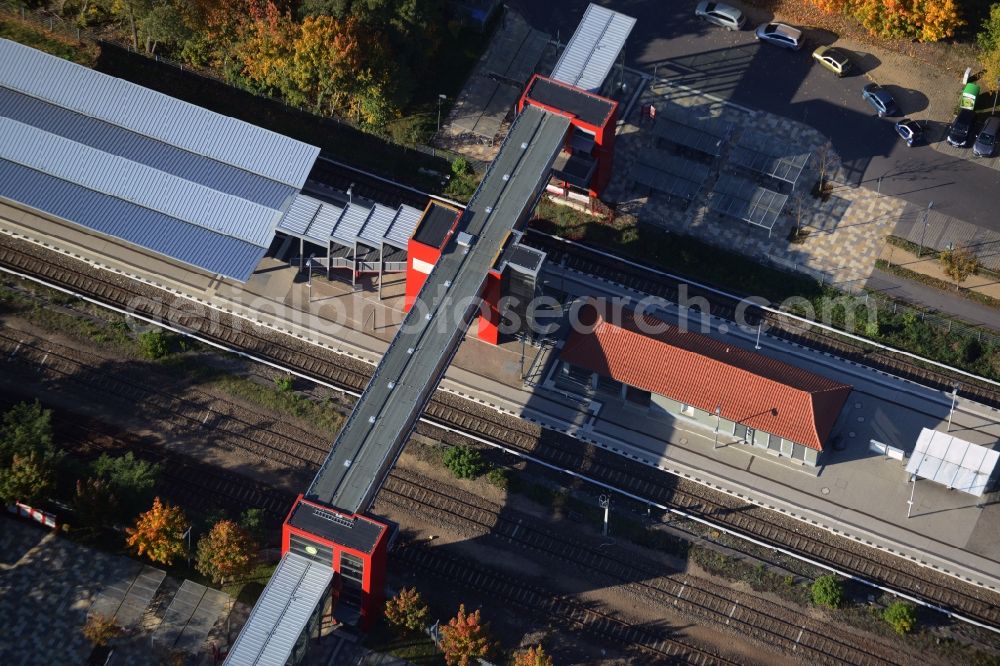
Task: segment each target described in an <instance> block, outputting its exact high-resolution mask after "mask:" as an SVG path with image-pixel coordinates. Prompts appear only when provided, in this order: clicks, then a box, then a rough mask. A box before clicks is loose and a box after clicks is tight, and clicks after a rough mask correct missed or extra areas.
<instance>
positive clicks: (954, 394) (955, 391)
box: [945, 384, 958, 432]
mask: <svg viewBox="0 0 1000 666" xmlns="http://www.w3.org/2000/svg"><path fill="white" fill-rule="evenodd" d="M957 400H958V384H955V388H953V389H952V391H951V411H949V412H948V429H947V430H945V432H951V417H953V416H954V415H955V402H956V401H957Z"/></svg>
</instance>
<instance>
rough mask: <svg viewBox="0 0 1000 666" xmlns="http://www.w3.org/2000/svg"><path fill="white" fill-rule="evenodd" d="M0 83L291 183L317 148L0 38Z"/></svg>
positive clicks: (297, 181)
mask: <svg viewBox="0 0 1000 666" xmlns="http://www.w3.org/2000/svg"><path fill="white" fill-rule="evenodd" d="M0 84H2V85H3V86H6V87H8V88H12V89H14V90H17V91H19V92H22V93H24V94H27V95H31V96H32V97H37V98H40V99H43V100H46V101H48V102H51V103H53V104H56V105H58V106H62V107H65V108H67V109H70V110H72V111H76V112H78V113H82V114H84V115H87V116H91V117H93V118H97V119H100V120H104V121H107V122H109V123H112V124H114V125H118V126H120V127H124V128H127V129H129V130H132V131H133V132H138V133H139V134H143V135H145V136H148V137H151V138H154V139H158V140H160V141H163V142H165V143H168V144H171V145H174V146H178V147H180V148H183V149H185V150H188V151H191V152H193V153H196V154H199V155H204V156H206V157H209V158H211V159H214V160H217V161H219V162H224V163H225V164H229V165H232V166H235V167H239V168H241V169H245V170H246V171H249V172H250V173H256V174H260V175H262V176H266V177H267V178H270V179H271V180H275V181H278V182H279V183H284V184H285V185H289V186H291V187H294V188H301V187H302V185H303V184H305V181H306V178H307V177H308V175H309V172H310V171H311V170H312V166H313V163H314V162H315V161H316V157H317V156H318V155H319V148H316V147H315V146H310V145H309V144H306V143H302V142H301V141H296V140H294V139H290V138H288V137H286V136H282V135H280V134H276V133H275V132H271V131H269V130H266V129H263V128H261V127H257V126H255V125H251V124H249V123H245V122H243V121H241V120H236V119H235V118H229V117H227V116H223V115H220V114H217V113H214V112H212V111H209V110H207V109H203V108H201V107H198V106H195V105H193V104H188V103H187V102H183V101H181V100H179V99H175V98H173V97H168V96H167V95H163V94H161V93H158V92H155V91H153V90H149V89H148V88H143V87H142V86H138V85H136V84H134V83H129V82H128V81H124V80H122V79H117V78H114V77H111V76H107V75H105V74H101V73H100V72H96V71H94V70H91V69H88V68H86V67H83V66H81V65H77V64H75V63H71V62H69V61H67V60H63V59H62V58H57V57H55V56H50V55H48V54H46V53H42V52H41V51H37V50H35V49H32V48H29V47H27V46H22V45H21V44H17V43H16V42H12V41H10V40H6V39H0Z"/></svg>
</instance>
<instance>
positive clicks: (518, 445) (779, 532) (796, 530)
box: [0, 239, 1000, 627]
mask: <svg viewBox="0 0 1000 666" xmlns="http://www.w3.org/2000/svg"><path fill="white" fill-rule="evenodd" d="M17 245H20V247H17ZM40 253H44V254H43V255H42V256H39V254H40ZM55 258H59V260H58V261H57V260H55ZM64 261H69V260H68V259H65V258H61V257H59V256H58V255H53V254H52V253H50V252H48V251H45V250H41V249H39V248H36V247H34V246H30V245H27V244H23V243H16V242H14V241H11V240H9V239H2V240H0V265H4V266H7V267H9V268H11V269H14V270H17V271H20V272H23V273H26V274H31V275H36V276H38V277H41V278H44V279H45V280H46V281H48V282H50V283H53V284H57V285H60V286H63V287H66V288H69V289H72V290H74V291H77V292H79V293H86V294H88V295H91V296H93V297H94V298H95V299H96V300H99V301H103V302H106V303H108V304H110V305H112V306H116V307H121V306H122V305H127V304H129V303H136V302H138V301H136V300H135V299H136V298H137V297H140V296H146V295H147V293H146V292H148V291H151V290H152V288H149V287H144V286H141V285H138V284H135V283H132V282H128V284H129V285H130V287H129V288H125V287H124V286H123V285H122V284H118V283H116V282H113V281H112V280H113V279H117V280H120V281H122V282H123V283H124V282H125V281H126V279H125V278H114V277H113V276H111V274H109V273H104V272H102V271H99V270H97V269H93V268H90V267H88V266H86V265H84V264H80V265H79V266H76V265H74V267H73V269H69V268H67V267H66V266H64V265H62V264H63V262H64ZM75 263H76V262H74V264H75ZM132 285H134V286H132ZM147 300H148V299H147ZM140 303H141V302H140ZM167 310H168V308H166V307H165V306H160V307H157V308H154V309H153V310H152V311H150V312H145V311H143V312H142V313H143V314H146V315H148V316H151V317H163V316H165V315H168V314H170V315H173V316H176V315H177V313H176V312H168V311H167ZM175 321H176V320H175ZM182 321H183V322H184V323H186V325H187V326H188V327H189V328H190V329H191V330H193V331H195V332H198V333H199V334H200V335H202V336H204V337H207V338H210V339H213V340H215V341H217V342H219V343H221V344H224V345H227V346H230V347H233V348H236V349H240V350H242V351H245V352H248V353H251V354H254V355H255V356H257V357H259V358H263V359H265V360H267V361H270V362H273V363H275V364H278V365H281V366H284V367H289V368H294V369H296V370H298V371H300V372H302V373H303V374H305V375H307V376H311V377H315V378H317V379H320V380H323V381H324V382H327V383H331V384H334V385H337V386H339V387H342V388H344V389H346V390H351V391H358V390H359V389H361V388H363V386H364V384H365V383H366V382H367V377H368V373H367V372H366V370H368V371H370V368H369V367H367V366H364V364H361V363H360V362H358V361H356V360H354V359H349V358H346V357H344V356H342V355H339V354H336V353H334V352H332V351H329V352H324V351H323V350H322V349H321V348H319V347H312V348H310V345H308V344H306V343H303V342H299V341H296V340H295V339H294V338H292V337H291V336H285V335H283V334H278V333H273V332H261V331H260V330H259V329H257V328H255V327H253V326H251V325H249V324H247V323H245V322H242V323H241V325H240V326H239V327H232V328H230V327H228V326H226V325H225V323H224V322H225V317H222V318H220V319H216V320H212V319H211V318H209V317H205V316H202V317H201V318H199V317H198V316H197V315H194V314H191V313H190V312H185V313H184V319H183V320H182ZM237 329H239V330H237ZM459 405H460V406H459ZM427 414H428V416H429V417H430V418H431V419H432V420H435V419H436V420H437V421H438V422H439V423H441V424H443V425H447V426H449V427H452V428H455V429H460V430H462V429H464V430H465V431H466V432H473V433H478V434H482V435H485V436H486V437H489V438H492V439H493V440H495V441H496V442H498V443H502V444H504V445H505V446H509V447H511V448H513V449H515V450H520V451H524V452H526V453H530V454H531V455H534V456H536V457H539V458H542V459H544V460H547V461H548V462H551V463H552V464H555V465H558V466H561V467H564V468H566V469H571V470H574V471H577V472H581V473H585V474H586V475H588V476H590V477H592V478H594V479H596V480H599V481H602V482H604V483H608V484H609V485H611V486H613V487H617V488H621V489H622V490H626V491H628V492H631V493H633V494H636V495H639V496H641V497H645V498H647V499H650V500H654V501H658V502H661V503H663V504H665V505H670V506H678V507H683V508H684V509H685V510H686V511H688V512H690V513H692V514H695V515H698V516H702V517H704V518H706V519H707V520H711V521H714V522H716V523H718V524H721V525H725V526H727V527H730V528H732V529H733V530H734V531H736V532H738V533H741V534H746V535H748V536H753V537H755V538H759V539H762V540H764V541H766V542H768V543H773V544H774V545H775V546H781V547H786V548H796V549H802V550H803V551H804V552H806V553H808V554H810V555H811V556H813V557H814V558H816V559H817V560H818V561H820V562H822V563H824V564H828V565H830V566H834V567H836V568H838V569H840V570H843V571H848V572H851V573H855V574H857V575H859V576H861V577H864V578H867V579H869V580H874V581H876V582H878V583H880V584H883V585H886V586H889V587H892V588H893V589H897V590H899V591H902V592H905V593H907V594H910V595H912V596H914V597H916V598H919V599H922V600H924V601H926V602H928V603H930V604H933V605H936V606H940V607H944V608H946V609H948V610H949V611H951V612H954V613H958V614H960V615H963V616H965V617H968V618H971V619H973V620H975V621H978V622H983V623H986V624H989V625H991V626H994V627H997V626H1000V602H998V600H1000V595H996V594H995V593H993V592H992V591H990V590H986V589H983V588H978V587H976V586H974V585H970V584H967V583H964V582H962V581H959V580H957V579H955V578H953V577H951V576H948V575H947V574H944V573H940V572H937V571H934V570H932V569H929V568H927V567H922V566H919V565H918V564H916V563H913V562H909V561H907V560H905V559H903V558H900V557H896V556H892V555H890V554H885V553H879V551H876V550H874V549H869V548H867V547H866V546H864V545H862V544H857V543H855V542H853V541H850V540H848V539H844V538H842V537H838V536H837V535H833V534H830V533H828V532H826V531H823V530H819V529H815V528H812V527H811V526H809V525H807V524H805V523H801V522H799V521H794V520H793V519H790V518H787V517H784V516H781V515H779V514H776V513H774V512H772V511H769V510H767V509H764V508H761V507H758V506H757V505H755V504H752V503H748V502H746V501H743V500H741V499H739V498H736V497H732V496H729V495H725V494H723V493H719V492H716V491H714V490H711V489H708V488H704V487H703V486H700V485H698V484H694V483H691V482H687V481H683V480H681V481H679V480H678V479H677V478H675V477H671V476H669V475H667V474H664V473H662V472H661V471H659V470H656V469H653V468H650V467H647V466H644V465H639V464H635V463H633V462H630V461H628V460H626V459H625V458H622V457H620V456H617V455H615V454H613V453H611V452H607V451H603V450H601V449H598V448H596V447H588V453H587V455H585V456H581V455H580V447H581V443H580V442H579V441H578V440H575V439H572V438H570V437H568V436H564V435H560V434H558V433H554V432H551V431H544V432H542V431H541V429H540V428H538V427H537V426H534V425H533V424H530V423H526V422H524V421H523V420H521V419H517V418H514V417H510V416H505V415H501V414H497V413H495V412H493V411H491V410H488V409H484V408H482V407H481V406H478V405H476V404H475V403H471V402H466V401H462V400H461V399H459V398H456V397H454V396H451V395H449V394H447V393H443V392H440V391H439V392H438V393H437V394H436V396H435V398H434V399H433V400H432V401H431V403H430V405H429V406H428V409H427ZM442 438H443V439H446V440H448V439H449V436H443V437H442ZM450 439H454V437H450ZM681 483H683V484H684V485H681ZM678 488H680V489H681V490H680V491H679V490H678ZM782 521H785V522H786V523H789V522H790V523H793V526H781V525H782ZM862 552H864V553H865V554H862ZM869 553H870V554H869Z"/></svg>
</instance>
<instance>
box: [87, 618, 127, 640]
mask: <svg viewBox="0 0 1000 666" xmlns="http://www.w3.org/2000/svg"><path fill="white" fill-rule="evenodd" d="M122 633H123V631H122V628H121V627H119V626H118V625H117V624H115V621H114V619H112V618H110V617H107V616H105V615H96V614H95V615H91V616H90V617H88V618H87V623H86V624H84V625H83V636H84V638H86V639H87V640H88V641H90V642H91V644H93V645H97V646H104V645H107V644H108V643H110V642H111V640H112V639H114V638H116V637H118V636H120V635H121V634H122Z"/></svg>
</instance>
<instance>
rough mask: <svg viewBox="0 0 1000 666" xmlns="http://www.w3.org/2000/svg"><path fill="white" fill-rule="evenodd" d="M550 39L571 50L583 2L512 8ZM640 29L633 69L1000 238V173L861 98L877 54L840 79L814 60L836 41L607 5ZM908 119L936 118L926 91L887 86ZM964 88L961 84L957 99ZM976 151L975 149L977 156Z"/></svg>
mask: <svg viewBox="0 0 1000 666" xmlns="http://www.w3.org/2000/svg"><path fill="white" fill-rule="evenodd" d="M507 4H509V5H510V6H511V7H512V8H513V9H516V10H517V11H518V12H520V13H521V14H522V15H523V16H525V18H526V19H527V20H528V21H529V23H531V25H532V26H534V27H535V28H538V29H540V30H544V31H546V32H549V33H551V34H552V35H554V36H555V35H558V37H559V38H560V39H561V40H562V41H563V42H564V43H565V42H566V41H567V40H568V39H569V36H570V35H572V33H573V31H574V30H575V29H576V26H577V24H578V23H579V21H580V18H581V17H582V16H583V11H584V9H585V8H586V3H585V2H582V1H581V0H547V1H546V2H537V0H534V1H531V0H508V2H507ZM600 4H602V5H604V6H607V7H609V8H611V9H614V10H616V11H620V12H622V13H624V14H628V15H629V16H634V17H635V18H636V19H638V21H637V23H636V27H635V29H634V30H633V31H632V35H631V37H630V39H629V42H628V45H627V47H626V49H627V50H626V61H627V62H628V63H629V64H630V65H631V66H633V67H636V68H639V69H642V70H646V71H652V70H653V69H654V68H655V69H656V72H657V75H658V76H661V77H668V78H671V79H672V80H674V81H677V82H679V83H683V84H685V85H688V86H691V87H692V88H696V89H698V90H700V91H702V92H707V93H711V94H713V95H716V96H718V97H720V98H723V99H726V100H729V101H732V102H735V103H737V104H740V105H743V106H746V107H749V108H752V109H760V110H763V111H767V112H770V113H774V114H777V115H780V116H785V117H788V118H792V119H794V120H798V121H802V122H805V123H808V124H809V125H811V126H813V127H815V128H816V129H818V130H819V131H820V132H822V133H823V134H825V135H826V136H828V137H830V139H831V141H832V142H833V146H834V148H835V149H836V151H837V152H838V154H840V156H841V158H842V160H843V165H844V169H845V173H846V174H847V178H848V180H849V181H850V182H851V183H853V184H858V183H865V184H866V185H868V186H871V187H874V186H875V184H876V182H877V181H878V179H879V177H882V184H881V192H882V193H884V194H889V195H893V196H898V197H902V198H903V199H906V200H907V201H910V202H912V203H914V204H915V205H917V206H921V207H924V206H927V205H928V204H929V203H930V202H933V203H934V209H935V210H937V211H940V212H941V213H944V214H946V215H951V216H953V217H957V218H959V219H961V220H965V221H967V222H972V223H973V224H977V225H979V226H982V227H987V228H990V229H994V230H997V231H1000V214H997V212H996V202H997V197H998V194H997V193H998V191H1000V171H997V170H994V169H990V168H988V167H983V166H980V165H977V164H976V163H975V162H973V161H972V160H964V159H955V158H952V157H949V156H947V155H943V154H942V153H940V152H938V151H936V150H934V149H932V148H931V147H930V146H927V145H924V146H918V147H915V148H908V147H907V146H906V144H905V143H904V142H903V141H902V140H900V139H899V138H898V137H897V136H896V133H895V131H894V129H893V127H892V123H893V121H892V120H891V119H888V118H886V119H879V118H878V117H877V116H876V115H875V113H874V111H873V110H872V109H871V107H869V106H868V104H867V103H866V102H864V100H862V98H861V88H862V87H863V86H864V85H865V84H866V83H868V79H866V78H865V76H864V74H863V72H864V71H866V70H868V69H870V68H872V67H874V66H876V65H878V64H879V63H878V61H877V60H876V59H875V57H874V56H872V55H871V54H860V53H857V54H856V56H857V58H856V63H857V64H860V68H859V70H860V71H858V72H857V73H855V74H854V75H852V76H846V77H844V78H843V79H838V78H837V77H836V76H834V75H833V74H832V73H831V72H828V71H827V70H825V69H823V68H821V67H819V66H818V65H814V64H813V60H812V57H811V54H812V50H813V49H814V48H815V47H816V46H818V45H820V44H832V43H833V42H834V41H836V36H835V35H833V34H831V33H823V32H817V31H811V32H809V33H807V35H806V38H807V42H806V45H805V46H804V47H803V49H802V50H801V51H799V52H797V53H796V52H791V51H787V50H784V49H780V48H777V47H774V46H771V45H768V44H759V43H757V41H756V40H755V39H754V36H753V28H754V27H755V26H752V25H749V24H748V26H747V28H748V29H746V30H743V31H742V32H739V33H731V32H727V31H725V30H723V29H721V28H717V27H714V26H712V25H709V24H704V23H701V22H700V21H698V20H696V19H695V17H694V6H695V5H696V4H697V3H696V2H695V1H694V0H684V1H683V2H665V1H664V0H614V1H611V2H601V3H600ZM886 87H887V88H888V89H889V90H890V91H891V92H892V93H893V95H894V96H895V98H896V100H897V103H898V104H899V105H900V107H901V108H902V110H903V112H904V113H907V114H915V113H919V112H921V111H923V110H924V109H926V108H927V102H928V100H927V97H926V96H925V95H924V94H923V93H922V92H920V91H918V90H908V89H902V88H899V87H897V86H892V85H887V86H886ZM959 89H960V85H959V84H958V82H956V85H955V98H956V100H957V99H958V93H959V92H960V90H959ZM950 120H951V119H950V118H940V119H936V122H932V123H929V126H928V137H929V139H930V140H932V141H935V140H944V138H943V137H944V133H945V131H946V127H947V124H948V122H949V121H950ZM970 150H971V149H970Z"/></svg>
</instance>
